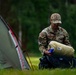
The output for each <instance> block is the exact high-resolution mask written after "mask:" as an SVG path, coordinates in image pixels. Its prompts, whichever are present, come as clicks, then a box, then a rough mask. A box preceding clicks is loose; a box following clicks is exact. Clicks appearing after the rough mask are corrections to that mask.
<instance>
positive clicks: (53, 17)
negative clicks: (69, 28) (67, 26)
mask: <svg viewBox="0 0 76 75" xmlns="http://www.w3.org/2000/svg"><path fill="white" fill-rule="evenodd" d="M50 20H51V22H52V23H61V16H60V14H58V13H54V14H52V15H51V17H50Z"/></svg>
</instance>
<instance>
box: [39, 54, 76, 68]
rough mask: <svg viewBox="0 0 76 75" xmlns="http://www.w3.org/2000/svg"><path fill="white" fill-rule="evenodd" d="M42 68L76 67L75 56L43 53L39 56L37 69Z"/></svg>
mask: <svg viewBox="0 0 76 75" xmlns="http://www.w3.org/2000/svg"><path fill="white" fill-rule="evenodd" d="M44 68H45V69H47V68H49V69H50V68H76V58H74V57H66V56H55V55H52V56H48V55H44V56H42V57H41V58H40V63H39V69H44Z"/></svg>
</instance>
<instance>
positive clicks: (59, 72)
mask: <svg viewBox="0 0 76 75" xmlns="http://www.w3.org/2000/svg"><path fill="white" fill-rule="evenodd" d="M39 58H40V55H37V56H33V55H32V56H31V55H30V60H31V62H32V65H33V68H32V69H31V70H16V69H5V70H0V75H75V74H76V69H59V68H56V69H50V70H49V69H45V70H39V69H38V63H39Z"/></svg>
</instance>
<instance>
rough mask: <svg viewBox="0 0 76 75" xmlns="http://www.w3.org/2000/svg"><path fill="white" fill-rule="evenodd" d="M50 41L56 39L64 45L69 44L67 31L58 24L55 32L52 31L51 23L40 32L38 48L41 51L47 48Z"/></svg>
mask: <svg viewBox="0 0 76 75" xmlns="http://www.w3.org/2000/svg"><path fill="white" fill-rule="evenodd" d="M52 18H53V17H52ZM59 20H60V19H59ZM59 22H60V21H59ZM51 41H57V42H60V43H63V44H65V45H70V42H69V35H68V33H67V31H66V30H65V29H63V28H62V27H60V26H59V28H58V30H57V31H56V32H54V31H53V29H52V27H51V25H50V26H49V27H47V28H45V29H44V30H42V31H41V32H40V34H39V37H38V44H39V50H40V51H41V52H42V53H43V52H44V51H45V50H47V47H48V44H49V43H50V42H51Z"/></svg>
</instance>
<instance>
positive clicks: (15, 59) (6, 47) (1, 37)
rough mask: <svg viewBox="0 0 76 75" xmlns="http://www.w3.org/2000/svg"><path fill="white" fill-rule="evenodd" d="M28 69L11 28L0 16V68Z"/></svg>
mask: <svg viewBox="0 0 76 75" xmlns="http://www.w3.org/2000/svg"><path fill="white" fill-rule="evenodd" d="M9 67H12V68H15V69H30V66H29V64H28V62H27V59H26V58H24V56H23V53H22V50H21V48H20V46H19V44H18V42H17V39H16V37H15V35H14V34H13V32H12V30H11V29H10V28H9V27H8V25H7V24H6V22H5V21H4V20H3V18H2V17H1V16H0V69H4V68H9Z"/></svg>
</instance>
